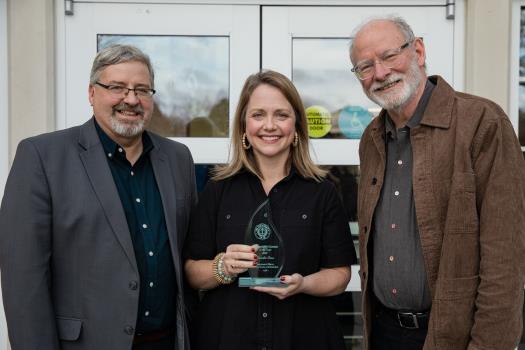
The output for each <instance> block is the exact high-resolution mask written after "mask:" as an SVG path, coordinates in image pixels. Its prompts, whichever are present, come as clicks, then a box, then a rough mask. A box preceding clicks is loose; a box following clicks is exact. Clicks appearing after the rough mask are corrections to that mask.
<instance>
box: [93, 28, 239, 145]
mask: <svg viewBox="0 0 525 350" xmlns="http://www.w3.org/2000/svg"><path fill="white" fill-rule="evenodd" d="M97 40H98V48H99V49H101V48H103V47H107V46H109V45H112V44H129V45H134V46H136V47H138V48H140V49H141V50H142V51H144V52H145V53H147V54H148V55H149V56H150V59H151V62H152V65H153V68H154V70H155V89H156V90H157V93H156V94H155V96H154V100H155V111H154V114H153V118H152V122H151V124H150V126H149V129H150V130H152V131H154V132H157V133H159V134H161V135H163V136H169V137H173V136H175V137H183V136H196V137H227V136H228V128H229V117H228V116H229V41H228V38H227V37H216V36H214V37H204V36H147V35H106V34H104V35H98V37H97Z"/></svg>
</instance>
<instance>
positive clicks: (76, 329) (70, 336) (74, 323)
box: [56, 317, 82, 341]
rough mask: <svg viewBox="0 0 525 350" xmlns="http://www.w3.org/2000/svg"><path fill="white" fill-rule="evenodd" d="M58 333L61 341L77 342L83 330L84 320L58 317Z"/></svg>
mask: <svg viewBox="0 0 525 350" xmlns="http://www.w3.org/2000/svg"><path fill="white" fill-rule="evenodd" d="M56 322H57V331H58V338H59V339H60V340H68V341H73V340H77V339H78V337H79V336H80V331H81V330H82V320H80V319H78V318H70V317H57V318H56Z"/></svg>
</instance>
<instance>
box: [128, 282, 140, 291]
mask: <svg viewBox="0 0 525 350" xmlns="http://www.w3.org/2000/svg"><path fill="white" fill-rule="evenodd" d="M138 287H139V284H138V283H137V281H130V282H129V289H131V290H137V288H138Z"/></svg>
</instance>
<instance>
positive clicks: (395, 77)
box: [368, 74, 402, 92]
mask: <svg viewBox="0 0 525 350" xmlns="http://www.w3.org/2000/svg"><path fill="white" fill-rule="evenodd" d="M401 78H402V76H401V75H399V74H396V75H391V76H390V77H388V79H386V80H383V81H381V82H379V81H374V82H373V83H372V85H371V86H370V88H369V89H368V91H370V92H375V91H376V90H378V89H382V88H384V87H385V86H387V85H389V84H392V83H393V82H395V81H398V80H400V79H401Z"/></svg>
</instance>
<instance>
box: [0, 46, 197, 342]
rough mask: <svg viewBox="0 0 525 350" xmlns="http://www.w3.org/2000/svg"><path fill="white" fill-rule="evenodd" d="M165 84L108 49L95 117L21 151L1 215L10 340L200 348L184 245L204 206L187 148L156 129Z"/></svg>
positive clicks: (131, 51)
mask: <svg viewBox="0 0 525 350" xmlns="http://www.w3.org/2000/svg"><path fill="white" fill-rule="evenodd" d="M153 83H154V75H153V70H152V67H151V64H150V60H149V58H148V57H147V56H146V55H145V54H144V53H142V52H141V51H140V50H138V49H136V48H134V47H131V46H125V45H115V46H111V47H109V48H107V49H104V50H102V51H100V52H99V53H98V54H97V56H96V58H95V60H94V62H93V67H92V70H91V77H90V84H89V101H90V103H91V105H92V106H93V114H94V117H93V118H92V119H90V120H89V121H88V122H86V123H85V124H84V125H81V126H77V127H73V128H69V129H66V130H61V131H57V132H52V133H49V134H44V135H40V136H36V137H31V138H28V139H26V140H23V141H22V142H21V143H20V144H19V146H18V149H17V153H16V157H15V160H14V162H13V166H12V169H11V172H10V174H9V178H8V180H7V185H6V188H5V194H4V198H3V201H2V206H1V209H0V268H1V275H2V292H3V297H4V306H5V312H6V317H7V324H8V331H9V339H10V341H11V347H12V349H13V350H21V349H28V350H29V349H30V350H36V349H46V350H47V349H64V350H67V349H86V350H88V349H89V350H95V349H111V350H128V349H137V350H138V349H140V350H145V349H163V350H164V349H170V350H173V349H177V350H187V349H189V344H188V343H189V342H188V331H187V327H186V318H187V315H186V309H187V308H186V307H185V299H184V281H183V269H182V268H181V261H180V257H181V247H182V246H183V243H184V239H185V236H186V231H187V227H188V218H189V214H190V210H191V208H192V207H193V205H194V204H195V201H196V192H195V178H194V167H193V160H192V157H191V154H190V152H189V150H188V149H187V148H186V147H185V146H184V145H182V144H179V143H176V142H174V141H171V140H168V139H165V138H162V137H160V136H157V135H155V134H153V133H151V132H146V131H144V128H145V126H146V125H147V124H148V122H149V121H150V119H151V116H152V112H153V99H152V96H153V94H154V93H155V90H153V88H154V85H153Z"/></svg>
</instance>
